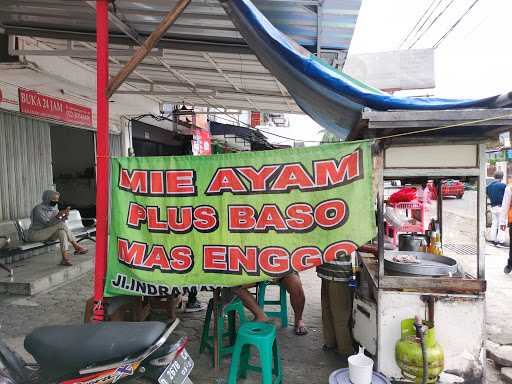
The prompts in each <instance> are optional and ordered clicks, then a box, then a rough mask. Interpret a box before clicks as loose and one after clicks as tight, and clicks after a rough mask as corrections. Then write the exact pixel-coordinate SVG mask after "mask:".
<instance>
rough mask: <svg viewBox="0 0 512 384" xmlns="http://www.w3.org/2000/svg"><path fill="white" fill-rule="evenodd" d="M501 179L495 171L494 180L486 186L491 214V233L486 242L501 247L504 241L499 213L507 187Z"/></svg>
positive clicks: (498, 172) (501, 174) (500, 175)
mask: <svg viewBox="0 0 512 384" xmlns="http://www.w3.org/2000/svg"><path fill="white" fill-rule="evenodd" d="M502 179H503V172H501V171H496V173H495V174H494V180H493V181H492V182H491V183H490V184H489V185H488V186H487V189H486V192H487V198H488V199H489V201H490V202H491V212H492V225H491V231H490V233H489V238H488V240H489V241H490V242H491V243H493V244H494V245H496V246H503V241H504V237H505V236H504V233H500V232H502V231H501V229H500V213H501V203H502V201H503V195H504V193H505V188H506V187H507V186H506V185H505V183H503V182H502V181H501V180H502Z"/></svg>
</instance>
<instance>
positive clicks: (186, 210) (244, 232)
mask: <svg viewBox="0 0 512 384" xmlns="http://www.w3.org/2000/svg"><path fill="white" fill-rule="evenodd" d="M371 164H372V163H371V154H370V146H369V144H368V142H366V141H365V142H354V143H339V144H328V145H321V146H317V147H310V148H300V149H284V150H274V151H263V152H243V153H236V154H224V155H213V156H177V157H127V158H116V159H113V160H112V206H111V215H110V240H109V258H108V272H107V277H106V284H105V294H106V295H108V296H111V295H159V296H164V295H168V294H169V293H170V292H172V290H173V288H175V287H185V286H187V287H190V286H210V287H211V286H236V285H242V284H248V283H253V282H258V281H263V280H268V279H270V278H273V277H279V276H283V275H286V274H287V273H290V272H292V271H297V272H300V271H303V270H305V269H309V268H312V267H315V266H318V265H320V264H323V263H324V262H326V261H332V260H334V259H335V258H339V257H340V256H343V255H345V256H346V255H348V254H350V253H352V252H353V251H354V250H355V249H357V247H358V246H360V245H362V244H364V243H366V242H367V241H368V240H370V239H372V238H373V237H374V235H375V216H374V210H373V198H372V192H371V170H372V166H371Z"/></svg>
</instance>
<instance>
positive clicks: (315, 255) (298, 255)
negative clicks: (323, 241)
mask: <svg viewBox="0 0 512 384" xmlns="http://www.w3.org/2000/svg"><path fill="white" fill-rule="evenodd" d="M291 263H292V268H293V269H294V270H295V271H297V272H301V271H304V270H305V269H308V268H311V267H318V266H319V265H322V264H323V260H322V252H321V251H320V250H319V249H318V248H316V247H303V248H298V249H296V250H295V251H294V252H293V253H292V256H291Z"/></svg>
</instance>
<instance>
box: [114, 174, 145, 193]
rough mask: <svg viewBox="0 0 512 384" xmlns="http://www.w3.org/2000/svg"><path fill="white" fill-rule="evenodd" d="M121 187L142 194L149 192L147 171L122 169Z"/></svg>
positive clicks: (120, 175)
mask: <svg viewBox="0 0 512 384" xmlns="http://www.w3.org/2000/svg"><path fill="white" fill-rule="evenodd" d="M119 188H120V189H124V190H126V191H130V192H133V193H137V194H140V195H145V194H147V193H148V174H147V171H139V170H133V171H132V172H131V174H130V172H129V171H128V170H127V169H124V168H123V169H121V171H120V173H119Z"/></svg>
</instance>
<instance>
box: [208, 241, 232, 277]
mask: <svg viewBox="0 0 512 384" xmlns="http://www.w3.org/2000/svg"><path fill="white" fill-rule="evenodd" d="M227 268H228V264H227V262H226V247H223V246H218V245H205V246H204V247H203V270H205V271H213V272H215V271H217V272H225V271H226V270H227Z"/></svg>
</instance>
